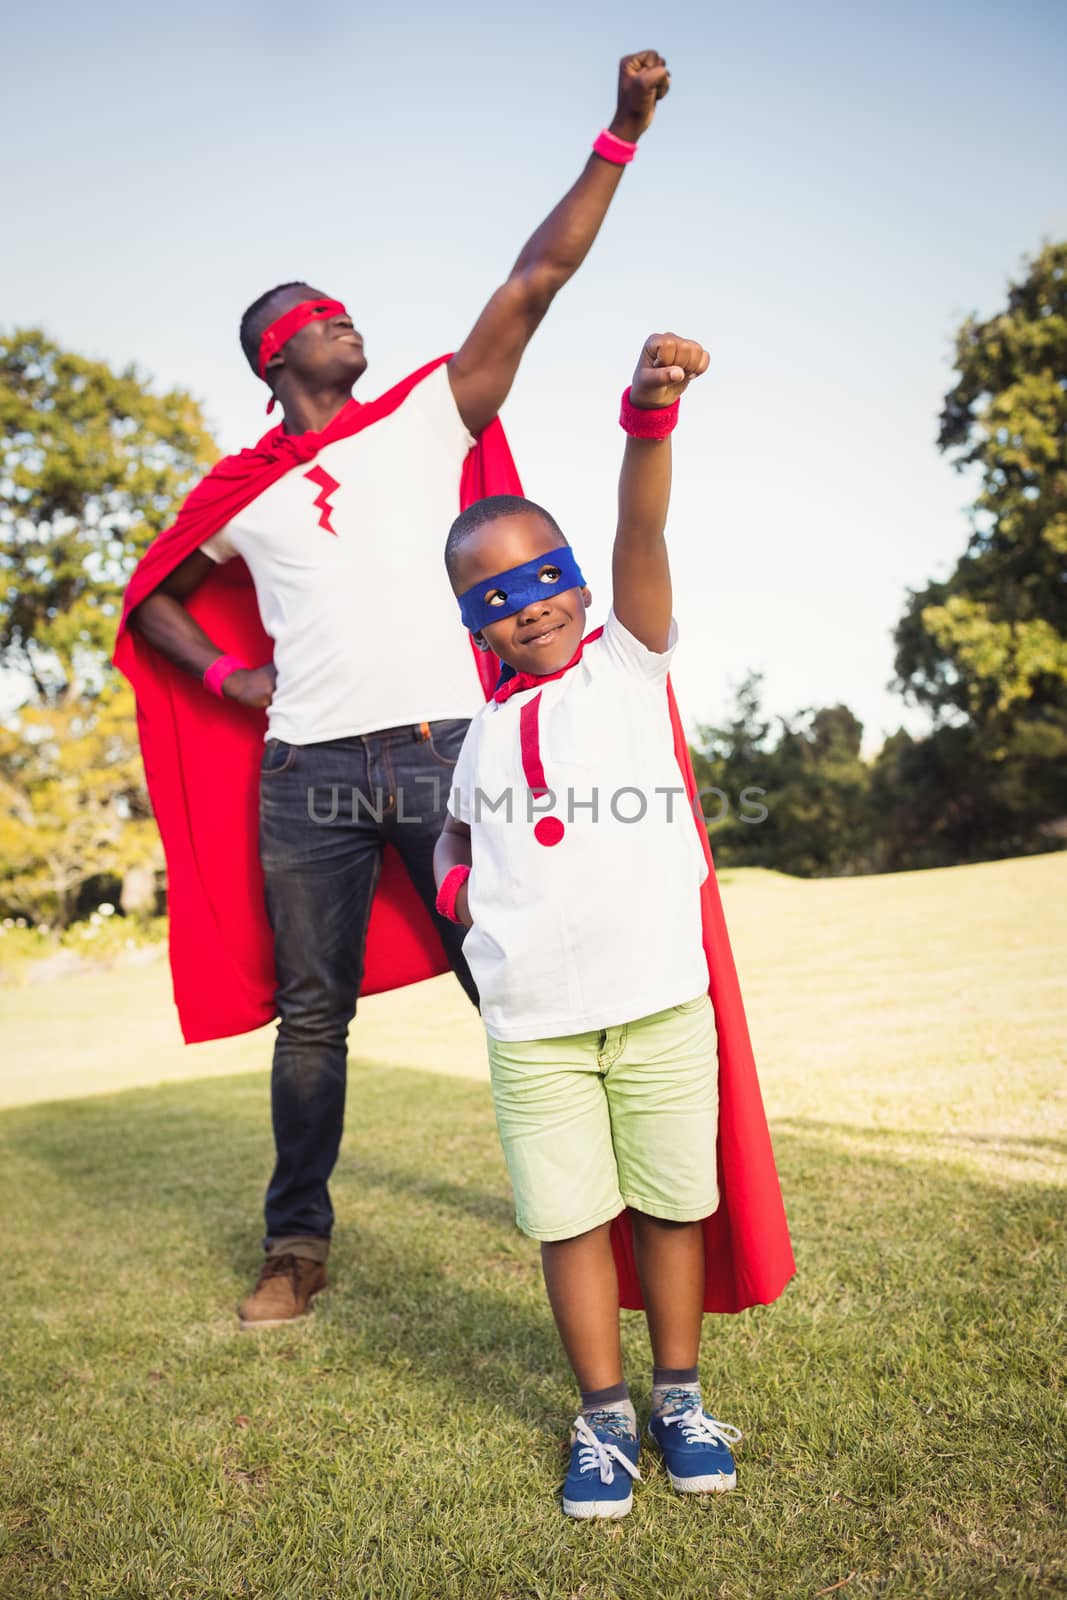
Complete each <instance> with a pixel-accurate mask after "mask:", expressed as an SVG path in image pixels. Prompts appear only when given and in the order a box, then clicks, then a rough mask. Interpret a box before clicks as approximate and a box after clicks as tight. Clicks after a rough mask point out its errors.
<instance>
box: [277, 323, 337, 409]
mask: <svg viewBox="0 0 1067 1600" xmlns="http://www.w3.org/2000/svg"><path fill="white" fill-rule="evenodd" d="M347 315H348V312H347V311H346V310H345V308H344V306H343V305H342V304H341V302H340V300H301V302H300V304H299V305H295V306H290V308H289V310H288V311H285V312H283V313H282V315H281V316H280V317H277V318H275V320H274V321H273V322H272V323H271V324H270V326H269V327H267V328H265V329H264V330H263V337H262V338H261V339H260V341H259V375H260V377H261V378H262V379H263V382H264V383H266V382H267V362H268V361H269V360H270V358H271V356H273V355H276V354H277V352H278V351H279V350H280V349H281V348H282V346H283V345H285V344H288V342H289V340H290V339H291V338H292V337H293V334H294V333H299V332H300V330H301V328H306V327H307V325H308V323H309V322H324V321H325V320H326V318H327V317H346V316H347ZM273 409H274V396H273V395H271V398H270V404H269V405H268V406H267V412H268V415H269V413H270V412H271V411H272V410H273Z"/></svg>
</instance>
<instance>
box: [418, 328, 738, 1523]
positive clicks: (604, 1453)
mask: <svg viewBox="0 0 1067 1600" xmlns="http://www.w3.org/2000/svg"><path fill="white" fill-rule="evenodd" d="M707 366H708V356H707V353H706V352H705V351H704V350H703V349H702V348H701V346H700V345H699V344H696V343H695V342H693V341H692V340H686V339H679V338H677V337H676V336H675V335H673V334H662V335H653V336H652V337H651V338H650V339H649V340H648V341H647V342H646V344H645V346H644V349H643V350H642V353H641V358H640V360H639V362H638V366H637V370H636V372H635V374H634V378H633V382H632V384H631V386H630V389H629V391H628V393H627V394H624V397H623V409H622V417H621V419H620V420H621V421H622V424H623V427H624V428H625V429H626V431H627V433H628V434H629V435H630V437H629V438H628V440H627V444H626V451H625V457H624V461H623V467H622V473H621V477H620V480H619V522H618V530H617V534H616V539H615V548H614V558H613V569H612V570H613V608H612V611H611V613H610V615H609V617H608V620H607V622H606V624H605V625H604V627H603V628H602V629H597V630H596V631H595V632H593V633H592V634H590V635H589V637H588V638H586V639H584V641H583V633H584V625H585V616H586V607H587V606H588V604H589V602H590V594H589V590H588V589H587V588H586V587H585V584H584V580H583V578H582V575H581V573H580V571H579V570H578V567H577V565H576V563H575V559H574V556H573V553H572V551H571V549H570V546H569V545H568V543H567V541H566V539H565V538H564V536H563V534H562V532H561V531H560V529H559V528H558V526H557V525H556V523H555V522H554V521H553V519H552V518H551V517H550V516H549V515H548V513H547V512H545V511H544V510H542V509H541V508H540V507H538V506H535V505H533V504H532V503H531V502H529V501H525V500H522V499H520V498H518V497H514V496H495V497H493V498H491V499H488V500H482V501H479V502H477V503H476V504H475V505H474V506H472V507H470V508H469V509H468V510H467V511H465V512H464V513H463V514H462V515H461V516H460V517H459V518H458V519H457V520H456V522H455V523H454V524H453V527H452V530H451V532H450V534H449V538H448V544H447V547H446V556H445V559H446V565H447V567H448V572H449V577H450V579H451V582H452V587H453V590H454V592H455V593H456V595H457V596H458V597H459V600H460V610H461V615H462V617H463V620H464V622H465V623H466V625H467V627H468V628H469V630H470V631H471V633H472V636H473V638H474V642H475V644H476V645H478V646H479V647H480V648H481V649H484V650H489V649H491V650H493V651H495V653H496V654H497V656H499V657H500V659H501V661H502V662H503V663H504V668H503V672H502V682H501V686H500V687H499V688H498V690H497V692H496V695H495V696H494V698H493V700H491V701H489V702H488V704H487V705H486V706H485V708H484V709H483V710H482V711H480V712H479V713H478V714H477V716H476V717H475V719H474V721H473V722H472V724H471V727H470V731H469V733H468V735H467V738H466V740H465V741H464V744H463V748H462V750H461V752H460V756H459V759H458V761H457V763H456V768H455V774H454V779H453V794H452V799H451V802H450V809H449V816H448V818H447V820H446V823H445V827H444V831H443V832H442V835H441V838H440V840H439V841H438V845H437V849H436V852H435V857H434V868H435V874H436V878H437V882H438V885H439V896H438V909H439V910H440V911H441V912H442V913H443V914H444V915H446V916H450V917H451V918H452V920H454V921H456V922H459V923H461V924H463V925H465V926H466V927H467V928H468V929H469V930H470V931H469V932H468V934H467V935H466V937H465V939H464V944H463V951H464V955H465V957H466V959H467V961H468V962H469V964H470V967H471V970H472V972H473V974H474V977H475V981H476V982H477V985H478V989H479V992H480V995H481V1010H482V1017H483V1020H484V1022H485V1025H486V1030H487V1034H488V1047H489V1063H490V1072H491V1078H492V1086H493V1097H494V1103H495V1106H496V1113H497V1122H498V1126H499V1129H500V1135H501V1140H502V1143H503V1147H504V1154H505V1158H506V1160H507V1164H508V1169H509V1173H510V1176H511V1180H512V1185H513V1188H514V1190H515V1196H516V1211H517V1220H518V1223H519V1226H520V1227H521V1228H522V1229H523V1231H524V1232H526V1233H528V1234H530V1235H531V1236H532V1237H533V1238H536V1239H538V1240H540V1241H541V1254H542V1263H543V1268H544V1276H545V1284H546V1287H547V1290H548V1297H549V1301H550V1303H551V1306H552V1310H553V1314H554V1316H555V1319H556V1324H557V1327H558V1329H559V1333H560V1337H561V1340H562V1343H563V1346H564V1349H565V1351H566V1354H567V1356H568V1359H569V1360H570V1363H571V1366H572V1368H573V1371H574V1374H575V1378H576V1380H577V1383H578V1386H579V1389H580V1391H581V1396H582V1403H581V1412H580V1414H579V1416H578V1418H577V1419H576V1421H575V1425H574V1429H575V1437H574V1441H573V1448H572V1454H571V1462H570V1468H569V1471H568V1473H567V1479H566V1482H565V1484H564V1490H563V1509H564V1511H565V1512H567V1513H568V1514H569V1515H571V1516H575V1517H621V1516H625V1514H626V1513H627V1512H628V1511H629V1509H630V1506H631V1503H632V1490H631V1481H632V1480H633V1479H634V1478H637V1477H639V1476H640V1474H639V1472H638V1469H637V1460H638V1450H639V1443H638V1438H637V1427H636V1417H635V1413H634V1408H633V1405H632V1404H631V1402H630V1398H629V1391H628V1389H627V1386H626V1383H625V1381H624V1379H623V1373H622V1361H621V1349H620V1339H619V1315H618V1307H619V1286H618V1280H617V1276H616V1268H615V1261H614V1258H613V1253H612V1246H611V1240H610V1227H611V1223H612V1221H613V1219H614V1218H616V1216H617V1215H618V1214H619V1213H620V1212H621V1211H622V1210H623V1209H624V1208H628V1209H629V1213H630V1220H631V1224H632V1228H633V1243H634V1253H635V1257H636V1265H637V1271H638V1275H639V1278H640V1282H641V1288H642V1292H643V1297H644V1302H645V1306H646V1311H647V1317H648V1326H649V1334H650V1338H651V1344H652V1352H653V1360H654V1363H655V1365H654V1370H653V1390H652V1401H653V1415H652V1420H651V1422H650V1425H649V1432H650V1434H651V1436H652V1438H653V1439H654V1441H655V1442H656V1444H657V1445H658V1446H659V1448H660V1450H661V1452H662V1453H663V1456H664V1458H665V1461H666V1465H667V1469H668V1472H669V1474H670V1478H671V1482H672V1484H673V1485H674V1487H675V1488H676V1489H679V1490H682V1491H684V1492H694V1491H695V1492H708V1491H713V1490H722V1489H731V1488H733V1486H734V1483H735V1471H734V1461H733V1457H732V1454H731V1451H730V1443H731V1442H733V1441H736V1440H737V1439H738V1438H740V1434H739V1433H738V1431H737V1429H735V1428H730V1427H729V1426H726V1425H724V1424H722V1423H718V1422H715V1421H714V1420H713V1419H712V1418H711V1417H709V1416H708V1414H707V1413H706V1412H705V1411H704V1408H703V1402H702V1399H701V1394H700V1386H699V1380H698V1373H697V1359H698V1350H699V1340H700V1328H701V1319H702V1313H703V1308H704V1289H705V1285H704V1271H705V1263H704V1237H703V1228H702V1224H703V1220H704V1219H705V1218H707V1217H709V1216H710V1215H711V1214H712V1213H713V1212H714V1211H715V1210H716V1208H717V1206H718V1204H719V1194H718V1188H717V1181H716V1136H717V1079H716V1066H715V1062H716V1035H715V1021H714V1017H713V1013H712V1009H711V1004H710V1000H709V997H708V966H707V959H706V956H705V952H704V948H703V945H702V939H701V909H700V885H701V882H702V881H703V879H704V877H705V876H706V874H707V863H706V860H705V857H704V854H703V851H702V848H701V846H700V843H699V840H698V837H697V833H696V830H695V828H694V826H693V817H692V815H691V814H690V812H689V808H688V805H687V803H686V800H685V791H684V789H683V788H682V787H681V785H680V783H679V778H680V773H679V768H678V765H677V758H676V755H675V750H674V744H673V739H672V735H671V727H670V722H669V719H668V716H667V703H666V683H667V673H668V669H669V665H670V660H671V657H672V655H673V653H674V647H675V637H676V629H675V625H674V623H673V621H672V617H671V580H670V569H669V565H668V559H667V549H666V544H665V542H664V526H665V523H666V516H667V506H668V501H669V496H670V474H671V445H670V430H671V429H672V428H673V426H674V424H675V421H676V418H677V410H678V399H679V397H680V395H681V394H682V393H684V391H685V389H686V388H687V387H688V385H689V384H690V383H691V382H692V380H693V379H694V378H696V377H699V376H700V375H701V374H702V373H704V372H705V371H706V370H707ZM564 796H565V797H566V803H565V804H564Z"/></svg>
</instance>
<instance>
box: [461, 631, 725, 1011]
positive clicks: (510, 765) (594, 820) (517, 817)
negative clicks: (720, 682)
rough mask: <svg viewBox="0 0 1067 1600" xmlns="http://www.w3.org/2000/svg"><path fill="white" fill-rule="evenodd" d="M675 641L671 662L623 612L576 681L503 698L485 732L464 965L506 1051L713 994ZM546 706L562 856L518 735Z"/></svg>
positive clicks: (548, 763)
mask: <svg viewBox="0 0 1067 1600" xmlns="http://www.w3.org/2000/svg"><path fill="white" fill-rule="evenodd" d="M676 638H677V628H676V625H675V624H674V623H672V624H671V634H670V644H669V648H668V649H667V650H666V651H664V652H663V653H662V654H657V653H656V652H654V651H651V650H648V649H646V648H645V646H644V645H643V644H641V643H640V641H639V640H638V639H636V638H635V637H634V636H633V634H631V633H630V632H629V631H628V630H627V629H626V628H625V627H623V625H622V623H621V622H620V621H619V620H618V618H617V617H616V616H615V613H614V611H612V612H611V613H610V614H609V616H608V620H607V622H606V623H605V625H604V631H603V633H602V635H601V636H600V638H599V639H595V640H593V641H592V642H590V643H587V644H586V645H585V647H584V649H583V651H582V656H581V659H580V660H579V661H578V663H577V664H576V665H575V666H574V667H572V668H571V669H570V670H569V671H568V672H565V673H564V674H563V676H562V677H560V678H554V679H551V680H550V681H548V682H546V683H545V684H544V685H543V686H541V687H539V688H538V687H535V688H530V689H524V690H521V691H519V692H517V693H515V694H513V695H512V696H511V697H510V699H508V700H505V701H501V702H496V701H493V700H490V701H489V702H488V703H487V704H485V705H484V706H483V707H482V708H481V710H480V711H479V712H478V714H477V716H475V718H474V719H473V721H472V723H471V726H470V728H469V730H468V732H467V737H466V739H465V740H464V743H463V748H462V749H461V751H460V755H459V760H458V761H457V763H456V767H455V773H454V776H453V780H452V781H453V788H452V795H451V798H450V802H449V809H450V811H451V812H452V814H453V816H455V817H458V818H459V819H460V820H461V821H463V822H466V823H468V824H469V825H470V830H471V858H472V866H471V875H470V878H469V880H468V896H469V904H470V911H471V916H472V917H473V919H474V923H473V927H471V929H470V930H469V931H468V933H467V936H466V938H465V939H464V941H463V954H464V955H465V957H466V958H467V962H468V963H469V965H470V969H471V972H472V974H473V975H474V979H475V982H476V983H477V985H478V993H479V996H480V998H481V1013H482V1020H483V1021H484V1023H485V1026H486V1028H487V1029H488V1031H489V1033H490V1034H492V1036H493V1037H494V1038H496V1039H542V1038H553V1037H559V1036H560V1035H562V1034H569V1033H582V1032H586V1031H588V1030H590V1029H594V1028H607V1027H611V1026H616V1025H618V1024H621V1023H624V1022H631V1021H634V1020H635V1019H636V1018H638V1017H644V1016H649V1015H650V1014H652V1013H653V1012H656V1011H662V1010H665V1009H666V1007H668V1006H672V1005H680V1004H681V1003H682V1002H683V1001H685V1000H691V999H693V998H694V997H695V996H696V995H698V994H700V993H701V992H702V991H704V990H706V989H707V986H708V967H707V959H706V957H705V954H704V949H703V944H702V937H701V917H700V885H701V884H702V883H703V881H704V879H705V878H706V876H707V870H708V869H707V862H706V860H705V858H704V853H703V850H702V849H701V846H700V841H699V838H698V836H697V830H696V824H695V822H694V817H693V811H692V809H691V806H690V802H689V801H688V799H687V798H686V794H685V788H684V785H683V781H682V774H681V771H680V769H679V766H678V762H677V759H676V757H675V754H674V737H673V732H672V728H671V721H670V713H669V709H668V704H667V688H666V680H667V673H668V670H669V668H670V662H671V658H672V656H673V654H674V649H675V641H676ZM538 694H540V696H541V701H540V706H539V714H538V723H539V730H540V754H541V761H542V765H543V768H544V779H545V782H546V784H547V785H548V787H549V788H550V789H551V790H552V791H553V792H554V794H555V797H556V799H555V805H554V806H553V807H552V815H554V816H556V817H558V818H559V819H560V821H562V823H563V825H564V834H563V837H562V839H561V840H560V842H559V843H558V844H555V845H551V846H548V847H546V846H544V845H542V844H540V843H539V842H538V840H537V839H536V837H535V835H534V825H535V823H536V821H537V818H538V817H539V816H541V815H544V814H545V804H546V803H545V802H542V801H532V807H533V810H532V816H530V814H529V808H530V805H531V797H530V790H529V785H528V783H527V776H526V772H525V770H524V766H523V758H522V751H521V746H520V736H519V714H520V710H521V708H522V706H523V705H524V704H526V703H527V702H529V701H531V700H533V699H534V697H535V696H536V695H538ZM508 797H510V807H509V805H508ZM594 799H595V802H596V812H595V814H594V811H593V809H592V808H591V805H590V802H592V801H593V800H594ZM509 809H510V821H509V820H508V812H509ZM627 819H632V820H627Z"/></svg>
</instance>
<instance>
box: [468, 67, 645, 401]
mask: <svg viewBox="0 0 1067 1600" xmlns="http://www.w3.org/2000/svg"><path fill="white" fill-rule="evenodd" d="M669 87H670V74H669V73H668V71H667V65H666V62H665V61H664V60H663V57H662V56H660V55H658V54H657V53H656V51H655V50H640V51H638V52H637V54H636V55H630V56H624V57H623V59H622V61H621V62H620V64H619V93H618V102H617V104H616V108H615V115H614V117H613V118H612V120H611V122H610V124H609V132H611V133H613V134H615V136H616V137H617V138H619V139H626V140H628V141H629V142H630V143H635V142H636V141H637V140H638V139H640V137H641V135H642V134H643V133H644V132H645V130H646V129H647V128H648V126H649V124H650V123H651V121H652V117H653V114H654V112H655V109H656V102H657V100H662V98H663V96H664V95H665V94H666V93H667V90H668V88H669ZM622 174H623V168H622V167H621V166H618V165H616V164H614V163H613V162H610V161H607V160H605V159H603V158H602V157H601V156H598V155H591V156H590V157H589V160H588V161H587V162H586V165H585V170H584V171H583V172H582V174H581V177H580V178H579V179H578V181H577V183H576V184H575V185H574V187H573V188H572V189H570V190H569V191H568V193H567V194H565V195H564V197H563V199H562V200H561V201H560V202H559V204H558V205H557V206H556V208H555V210H553V211H551V212H550V213H549V215H548V216H547V217H546V218H545V220H544V222H542V224H541V226H540V227H539V228H538V229H537V231H536V233H533V234H531V236H530V238H529V239H528V240H527V241H526V243H525V245H524V246H523V248H522V250H521V252H520V254H519V258H518V260H517V261H516V262H515V265H514V266H513V267H512V269H511V273H510V275H509V276H508V280H507V282H506V283H505V284H503V285H502V286H501V287H500V288H499V289H498V290H497V291H496V293H495V294H494V295H493V297H492V299H491V300H490V301H489V304H488V305H487V306H486V308H485V310H484V311H483V312H482V314H481V316H480V317H479V318H478V320H477V322H476V323H475V324H474V327H473V328H472V330H471V332H470V333H469V334H468V336H467V338H466V339H465V341H464V343H463V345H462V346H461V347H460V349H459V350H457V352H456V354H455V355H454V356H453V357H452V360H451V361H450V362H449V365H448V375H449V378H450V380H451V383H452V392H453V394H454V395H455V397H456V405H457V407H458V408H459V414H460V416H461V417H462V418H463V421H464V422H465V423H466V425H467V427H468V428H469V429H470V431H471V433H480V432H481V430H482V429H483V428H484V427H485V426H486V424H487V423H489V422H491V421H492V420H493V418H494V417H495V416H496V414H497V412H498V411H499V410H500V407H501V406H502V405H503V403H504V400H505V399H506V397H507V394H508V390H509V389H510V388H511V385H512V383H513V382H514V380H515V374H516V372H517V371H518V368H519V362H520V361H521V360H522V357H523V353H524V351H525V349H526V346H527V345H528V344H529V342H530V340H531V338H532V337H533V335H534V333H535V331H536V329H537V327H538V324H539V323H540V322H541V319H542V318H543V317H544V315H545V312H546V311H547V310H548V308H549V306H550V305H551V304H552V301H553V300H554V299H555V297H556V295H557V294H558V293H559V291H560V289H562V287H563V285H564V284H565V283H566V282H567V280H568V278H571V277H573V276H574V274H575V273H576V272H577V270H578V268H579V267H580V266H581V264H582V262H583V261H584V260H585V258H586V256H587V255H588V253H589V248H590V246H591V245H592V243H593V240H594V239H595V238H596V236H597V233H598V232H599V230H600V224H601V223H602V222H603V220H604V218H605V216H606V215H607V210H608V207H609V205H610V204H611V201H612V198H613V196H614V194H615V191H616V189H617V188H618V187H619V180H620V179H621V177H622Z"/></svg>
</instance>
